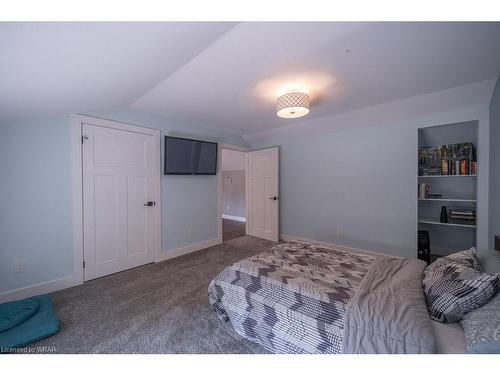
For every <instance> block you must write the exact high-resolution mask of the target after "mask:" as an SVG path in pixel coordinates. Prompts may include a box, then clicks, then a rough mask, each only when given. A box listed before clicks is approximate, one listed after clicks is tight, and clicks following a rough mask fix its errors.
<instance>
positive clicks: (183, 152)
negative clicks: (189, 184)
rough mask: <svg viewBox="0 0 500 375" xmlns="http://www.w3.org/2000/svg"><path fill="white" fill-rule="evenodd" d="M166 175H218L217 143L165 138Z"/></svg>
mask: <svg viewBox="0 0 500 375" xmlns="http://www.w3.org/2000/svg"><path fill="white" fill-rule="evenodd" d="M164 162H165V163H164V166H165V168H164V173H165V174H174V175H214V174H217V143H214V142H205V141H197V140H194V139H187V138H178V137H169V136H165V160H164Z"/></svg>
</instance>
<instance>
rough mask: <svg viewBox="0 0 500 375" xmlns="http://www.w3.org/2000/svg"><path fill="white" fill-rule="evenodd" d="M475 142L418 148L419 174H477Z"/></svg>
mask: <svg viewBox="0 0 500 375" xmlns="http://www.w3.org/2000/svg"><path fill="white" fill-rule="evenodd" d="M476 172H477V162H476V160H475V150H474V144H473V143H472V142H467V143H455V144H447V145H441V146H437V147H420V148H419V149H418V174H419V176H435V175H469V174H476Z"/></svg>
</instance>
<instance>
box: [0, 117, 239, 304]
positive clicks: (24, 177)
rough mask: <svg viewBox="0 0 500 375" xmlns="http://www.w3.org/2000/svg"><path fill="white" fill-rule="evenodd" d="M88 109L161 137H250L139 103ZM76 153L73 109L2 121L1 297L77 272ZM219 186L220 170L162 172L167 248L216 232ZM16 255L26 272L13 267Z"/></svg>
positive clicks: (235, 141) (233, 141)
mask: <svg viewBox="0 0 500 375" xmlns="http://www.w3.org/2000/svg"><path fill="white" fill-rule="evenodd" d="M87 114H88V115H94V116H97V117H102V118H106V119H110V120H115V121H121V122H127V123H131V124H137V125H142V126H148V127H152V128H157V129H160V130H161V134H162V137H163V136H164V135H166V134H169V135H178V136H185V137H193V138H199V139H206V140H212V141H217V142H224V143H229V144H236V145H241V146H246V145H247V144H246V142H245V141H244V140H243V139H242V138H241V137H239V136H237V135H231V134H226V133H223V132H219V131H215V130H211V129H206V128H202V127H198V126H193V125H190V124H185V123H181V122H178V121H174V120H169V119H165V118H162V117H159V116H154V115H150V114H146V113H143V112H140V111H134V110H126V111H107V112H93V113H87ZM71 160H72V155H71V127H70V116H69V115H68V116H60V117H56V118H47V119H36V120H32V121H24V122H22V123H2V124H0V176H1V179H0V192H1V194H0V207H1V212H0V300H1V299H2V298H3V297H2V295H3V296H4V297H5V296H6V295H7V293H8V292H11V291H13V290H18V289H20V288H25V287H29V286H33V285H35V284H44V283H49V284H50V283H51V282H52V281H54V280H58V279H66V278H68V277H70V275H71V274H72V273H73V237H72V232H73V229H72V215H73V212H72V194H73V190H72V185H71V184H72V175H71V173H72V171H71ZM162 164H163V140H162ZM162 171H163V166H162ZM217 194H218V189H217V176H163V175H162V204H163V206H162V251H163V252H170V251H172V250H175V249H178V248H180V247H184V246H187V245H192V244H196V243H199V242H203V241H207V240H212V239H216V238H217V236H218V227H217V217H218V215H219V214H218V203H217ZM17 260H23V261H24V262H25V265H26V271H25V272H23V273H14V261H17ZM58 285H59V284H58ZM41 290H43V288H42V289H41Z"/></svg>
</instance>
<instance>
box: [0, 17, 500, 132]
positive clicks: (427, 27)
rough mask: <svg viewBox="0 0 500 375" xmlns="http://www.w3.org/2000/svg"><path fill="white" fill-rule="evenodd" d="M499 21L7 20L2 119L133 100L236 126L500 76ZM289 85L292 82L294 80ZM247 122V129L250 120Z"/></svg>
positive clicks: (260, 126) (2, 39)
mask: <svg viewBox="0 0 500 375" xmlns="http://www.w3.org/2000/svg"><path fill="white" fill-rule="evenodd" d="M499 41H500V23H339V22H317V23H316V22H314V23H307V22H302V23H300V22H299V23H288V22H269V23H265V22H257V23H252V22H250V23H238V24H236V23H218V22H212V23H3V24H0V54H1V56H2V57H1V58H0V82H1V84H0V119H9V118H16V117H19V116H27V115H31V116H39V115H48V114H59V113H60V114H62V113H64V114H66V113H73V112H85V111H91V110H103V109H104V110H105V109H108V108H109V109H110V108H113V109H116V108H133V109H137V110H141V111H145V112H150V113H155V114H158V115H162V116H165V117H169V118H172V119H177V120H181V121H185V122H190V123H193V124H201V125H203V126H207V127H212V128H218V129H221V130H225V131H230V132H234V133H251V132H256V131H259V130H265V129H269V128H276V127H280V126H286V125H289V124H292V123H297V122H299V121H301V119H282V118H278V117H277V116H276V115H275V97H276V96H277V95H279V93H280V90H282V89H284V88H285V87H287V85H288V87H287V88H288V89H290V88H300V89H302V88H303V89H304V90H305V91H308V92H309V93H310V94H311V98H312V103H311V112H310V114H309V115H308V116H307V117H304V118H303V119H302V120H310V119H313V118H319V117H324V116H328V115H332V114H335V113H340V112H346V111H349V110H354V109H358V108H363V107H368V106H372V105H376V104H381V103H385V102H390V101H394V100H399V99H403V98H407V97H411V96H415V95H421V94H425V93H429V92H432V91H438V90H443V89H447V88H451V87H455V86H460V85H464V84H468V83H472V82H477V81H481V80H486V79H492V78H496V77H498V75H499V74H500V48H498V43H499ZM290 85H291V86H290ZM241 129H244V130H241Z"/></svg>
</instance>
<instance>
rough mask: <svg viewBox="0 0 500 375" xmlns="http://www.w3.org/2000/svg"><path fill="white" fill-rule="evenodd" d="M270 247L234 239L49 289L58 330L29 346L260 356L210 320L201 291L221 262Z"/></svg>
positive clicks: (250, 345) (77, 350)
mask: <svg viewBox="0 0 500 375" xmlns="http://www.w3.org/2000/svg"><path fill="white" fill-rule="evenodd" d="M272 245H273V243H272V242H270V241H266V240H263V239H259V238H255V237H250V236H244V237H239V238H236V239H232V240H229V241H227V242H224V243H223V244H221V245H218V246H213V247H211V248H208V249H206V250H200V251H198V252H195V253H192V254H188V255H185V256H182V257H179V258H175V259H172V260H168V261H164V262H161V263H157V264H150V265H146V266H143V267H138V268H135V269H132V270H128V271H124V272H121V273H118V274H114V275H111V276H106V277H103V278H100V279H97V280H93V281H90V282H87V283H85V284H83V285H80V286H77V287H74V288H70V289H66V290H62V291H60V292H56V293H54V294H53V295H52V297H53V301H54V305H55V308H56V311H57V315H58V317H59V319H60V320H61V323H62V326H61V330H60V332H59V333H58V334H57V335H55V336H53V337H49V338H47V339H45V340H42V341H39V342H38V343H36V344H34V346H54V347H55V350H56V352H57V353H265V351H264V350H263V349H262V348H261V347H260V346H258V345H257V344H254V343H252V342H250V341H247V340H245V339H243V338H241V337H240V336H238V335H237V334H236V332H235V331H234V330H233V328H232V326H231V323H223V322H221V321H220V320H219V319H218V318H217V316H216V314H215V313H214V312H213V311H212V309H211V307H210V305H209V304H208V297H207V288H208V284H209V283H210V281H211V280H212V279H213V278H214V277H215V276H216V275H217V274H218V273H219V272H221V271H222V270H223V269H224V268H225V267H227V266H228V265H230V264H232V263H234V262H236V261H238V260H240V259H242V258H245V257H248V256H251V255H254V254H257V253H259V252H261V251H264V250H266V249H267V248H269V247H271V246H272Z"/></svg>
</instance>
